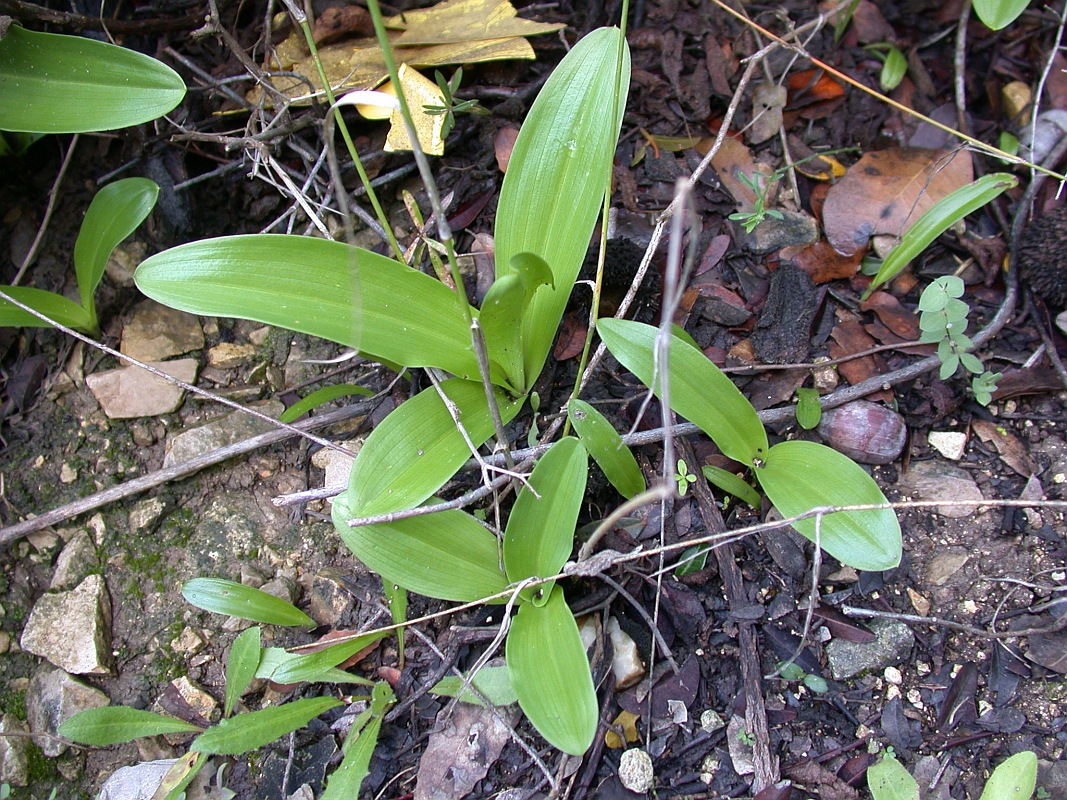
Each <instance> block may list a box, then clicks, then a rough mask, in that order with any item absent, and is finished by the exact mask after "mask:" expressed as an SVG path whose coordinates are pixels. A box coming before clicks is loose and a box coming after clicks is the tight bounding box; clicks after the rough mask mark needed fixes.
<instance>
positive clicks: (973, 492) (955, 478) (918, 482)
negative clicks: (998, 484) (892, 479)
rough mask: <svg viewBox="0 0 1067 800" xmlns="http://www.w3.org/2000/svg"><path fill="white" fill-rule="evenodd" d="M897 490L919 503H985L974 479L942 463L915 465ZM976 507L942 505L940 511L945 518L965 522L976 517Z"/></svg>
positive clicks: (900, 481)
mask: <svg viewBox="0 0 1067 800" xmlns="http://www.w3.org/2000/svg"><path fill="white" fill-rule="evenodd" d="M897 487H898V489H899V490H900V491H902V492H908V493H911V494H912V495H913V496H914V497H915V499H917V500H946V501H953V500H975V501H977V500H982V499H983V498H982V490H981V489H979V488H978V484H977V483H975V482H974V479H973V478H972V477H971V476H970V475H969V474H968V473H966V472H965V471H964V470H962V469H960V468H959V467H954V466H952V465H951V464H945V463H943V462H941V461H938V460H931V461H920V462H918V463H915V462H912V465H911V467H910V468H909V469H908V471H907V472H905V473H904V474H903V475H901V477H900V480H899V482H898V483H897ZM975 508H977V506H974V505H947V504H946V505H941V506H937V507H936V511H937V513H938V514H940V515H941V516H943V517H952V518H962V517H969V516H970V515H971V514H973V513H974V511H975Z"/></svg>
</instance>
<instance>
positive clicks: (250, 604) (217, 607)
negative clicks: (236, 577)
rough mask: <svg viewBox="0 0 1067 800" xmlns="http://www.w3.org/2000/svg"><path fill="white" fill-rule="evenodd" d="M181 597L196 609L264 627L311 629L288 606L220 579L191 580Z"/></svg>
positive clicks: (302, 616) (303, 616)
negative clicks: (259, 623)
mask: <svg viewBox="0 0 1067 800" xmlns="http://www.w3.org/2000/svg"><path fill="white" fill-rule="evenodd" d="M182 596H183V597H184V598H185V599H186V600H187V601H188V602H189V603H191V604H192V605H194V606H196V607H197V608H202V609H204V610H205V611H212V612H214V613H216V614H226V615H228V616H231V617H237V618H238V619H250V620H252V621H253V622H264V623H266V624H268V625H303V626H305V627H308V628H314V627H315V620H313V619H312V618H311V617H309V616H308V615H307V614H305V613H304V612H303V611H301V610H300V609H299V608H297V607H296V606H294V605H293V604H292V603H289V602H286V601H285V600H282V599H281V598H280V597H275V596H274V595H272V594H267V593H266V592H264V591H262V590H260V589H254V588H253V587H251V586H245V585H244V584H242V583H236V582H235V581H228V580H225V579H223V578H193V579H192V580H191V581H187V582H186V583H185V585H184V586H182Z"/></svg>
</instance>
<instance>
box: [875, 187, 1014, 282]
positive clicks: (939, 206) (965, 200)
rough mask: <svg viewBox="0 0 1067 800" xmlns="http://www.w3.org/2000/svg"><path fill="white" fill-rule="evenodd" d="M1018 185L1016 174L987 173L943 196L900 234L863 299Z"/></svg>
mask: <svg viewBox="0 0 1067 800" xmlns="http://www.w3.org/2000/svg"><path fill="white" fill-rule="evenodd" d="M1018 184H1019V181H1018V179H1017V178H1016V177H1015V176H1014V175H1009V174H1008V173H1006V172H995V173H993V174H991V175H984V176H982V177H981V178H979V179H978V180H976V181H974V182H973V183H968V184H967V185H966V186H961V187H960V188H959V189H957V190H956V191H954V192H953V193H952V194H950V195H948V196H947V197H943V198H942V199H941V200H939V201H938V202H937V203H935V204H934V205H933V206H931V207H930V208H929V209H927V211H926V213H925V214H923V215H922V216H921V217H919V219H918V220H916V222H915V224H914V225H912V226H911V227H910V228H908V231H907V233H905V234H904V236H903V237H901V239H900V243H899V244H897V246H896V247H894V248H893V250H892V252H891V253H890V254H889V255H888V256H887V257H886V259H885V261H883V262H882V266H881V268H880V269H879V270H878V274H877V275H875V276H874V280H872V281H871V285H870V287H869V288H868V289H867V291H866V292H864V293H863V299H867V298H868V297H870V295H871V293H872V292H873V291H874V290H875V289H877V288H878V287H879V286H881V285H882V284H883V283H885V282H886V281H888V280H891V279H893V278H895V277H896V276H897V274H898V273H899V272H900V271H901V270H903V269H904V267H906V266H907V265H908V264H909V263H911V261H912V259H914V258H915V257H916V256H918V255H919V254H920V253H921V252H923V251H924V250H925V249H926V248H927V247H929V246H930V245H931V244H932V243H933V241H934V239H936V238H937V237H938V236H940V235H941V234H942V233H944V232H945V231H947V230H948V229H949V228H951V227H952V226H953V225H955V224H956V223H957V222H959V221H960V220H961V219H963V218H964V217H966V216H967V215H968V214H970V213H972V212H974V211H977V210H978V209H980V208H981V207H982V206H984V205H985V204H986V203H988V202H990V201H991V200H993V199H994V198H996V197H997V196H998V195H999V194H1000V193H1001V192H1003V191H1005V190H1006V189H1012V188H1014V187H1015V186H1017V185H1018Z"/></svg>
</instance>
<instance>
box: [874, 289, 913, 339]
mask: <svg viewBox="0 0 1067 800" xmlns="http://www.w3.org/2000/svg"><path fill="white" fill-rule="evenodd" d="M860 308H861V309H862V310H864V311H873V312H874V313H875V314H876V315H877V316H878V319H880V320H881V321H882V324H883V325H885V326H886V327H887V328H889V330H891V331H892V332H893V333H895V334H896V335H897V336H899V337H900V338H901V339H903V340H905V341H908V342H914V341H918V339H919V336H920V335H921V333H922V331H920V330H919V320H918V318H917V317H916V316H915V312H914V311H912V310H911V309H907V308H904V306H902V305H901V304H900V301H899V300H897V298H895V297H894V296H893V295H891V294H889V292H875V293H874V294H872V295H871V296H870V297H868V298H867V299H866V300H864V301H863V303H862V304H861V305H860Z"/></svg>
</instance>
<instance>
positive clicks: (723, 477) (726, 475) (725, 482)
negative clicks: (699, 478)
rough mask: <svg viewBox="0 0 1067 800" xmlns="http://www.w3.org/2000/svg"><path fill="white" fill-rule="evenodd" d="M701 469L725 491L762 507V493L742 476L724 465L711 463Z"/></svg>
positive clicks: (714, 483)
mask: <svg viewBox="0 0 1067 800" xmlns="http://www.w3.org/2000/svg"><path fill="white" fill-rule="evenodd" d="M700 471H701V472H703V473H704V477H705V478H707V479H708V481H709V482H710V483H711V484H712V485H713V486H716V487H718V488H719V489H722V490H723V491H724V492H729V493H730V494H732V495H733V496H734V497H736V498H738V499H739V500H744V501H745V502H746V503H748V504H749V505H750V506H752V507H753V508H759V507H760V494H759V492H757V491H756V490H755V489H753V488H752V487H751V486H750V485H749V484H748V483H746V482H745V481H744V480H743V479H742V478H740V477H738V476H737V475H735V474H734V473H732V472H730V471H729V470H727V469H723V468H722V467H715V466H712V465H711V464H705V465H704V466H703V467H701V468H700Z"/></svg>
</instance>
